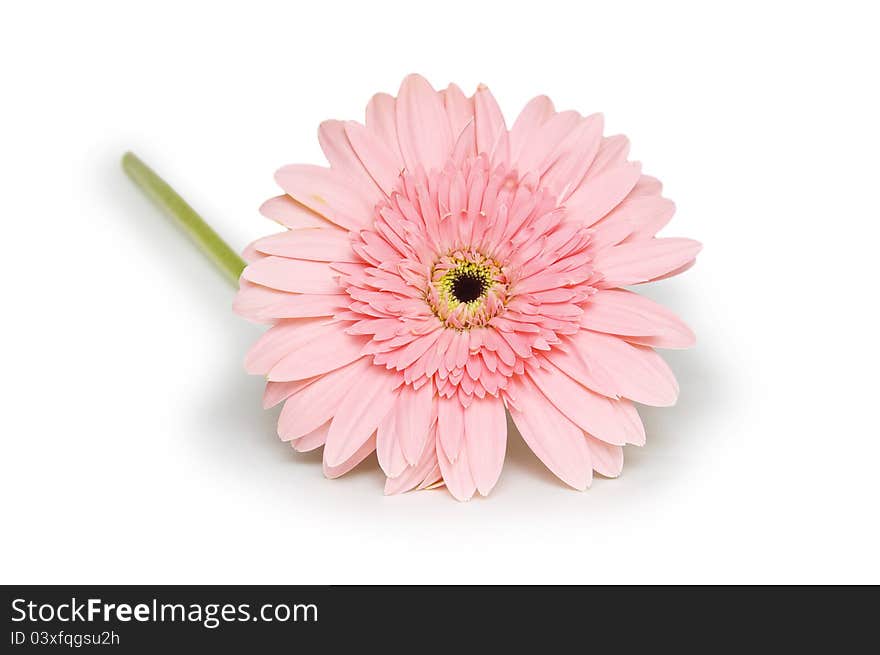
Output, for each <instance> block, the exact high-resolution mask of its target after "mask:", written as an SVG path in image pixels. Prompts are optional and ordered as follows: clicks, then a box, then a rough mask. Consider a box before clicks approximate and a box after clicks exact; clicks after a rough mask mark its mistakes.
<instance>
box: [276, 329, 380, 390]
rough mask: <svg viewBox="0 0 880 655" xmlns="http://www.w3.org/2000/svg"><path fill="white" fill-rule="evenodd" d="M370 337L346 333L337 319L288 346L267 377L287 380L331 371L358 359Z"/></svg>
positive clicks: (281, 380) (282, 380)
mask: <svg viewBox="0 0 880 655" xmlns="http://www.w3.org/2000/svg"><path fill="white" fill-rule="evenodd" d="M369 340H370V339H369V337H363V336H353V335H350V334H348V333H346V332H345V330H344V329H343V327H342V326H341V325H340V324H338V323H337V324H334V325H329V326H327V328H326V329H324V330H321V331H320V332H317V333H316V334H314V335H313V336H311V338H307V339H303V340H301V341H299V342H297V343H296V344H294V345H293V346H291V348H290V349H289V350H288V351H287V354H286V355H285V356H284V357H283V358H282V359H281V360H280V361H279V362H278V363H277V364H275V366H273V367H272V369H271V370H270V371H269V375H268V378H269V380H272V381H273V382H287V381H292V380H304V379H306V378H310V377H314V376H316V375H322V374H324V373H328V372H329V371H334V370H336V369H337V368H340V367H342V366H345V365H346V364H350V363H351V362H353V361H354V360H356V359H358V358H359V357H360V356H361V354H362V353H363V350H364V346H365V345H366V344H367V343H368V342H369Z"/></svg>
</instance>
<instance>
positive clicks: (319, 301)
mask: <svg viewBox="0 0 880 655" xmlns="http://www.w3.org/2000/svg"><path fill="white" fill-rule="evenodd" d="M349 302H351V299H350V298H348V297H347V296H344V295H335V294H334V295H321V294H306V295H303V294H298V293H287V292H284V291H277V290H276V289H270V288H268V287H264V286H261V285H259V284H254V283H252V282H248V281H247V280H244V279H242V280H241V281H240V282H239V289H238V293H237V294H236V295H235V299H234V300H233V301H232V310H233V311H234V312H235V313H236V314H238V315H239V316H243V317H244V318H246V319H248V320H249V321H254V322H257V323H273V322H275V321H277V320H279V319H283V318H307V317H319V316H333V315H334V314H336V313H337V312H340V311H342V310H343V309H344V308H345V307H346V306H347V304H348V303H349Z"/></svg>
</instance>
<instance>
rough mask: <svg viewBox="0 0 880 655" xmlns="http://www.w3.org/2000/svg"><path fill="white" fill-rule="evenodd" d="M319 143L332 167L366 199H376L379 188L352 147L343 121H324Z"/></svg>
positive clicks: (319, 129)
mask: <svg viewBox="0 0 880 655" xmlns="http://www.w3.org/2000/svg"><path fill="white" fill-rule="evenodd" d="M318 142H319V143H320V144H321V149H322V150H323V151H324V155H325V156H326V157H327V161H328V162H330V167H331V168H332V169H333V170H334V171H336V172H339V173H341V174H342V175H344V176H345V177H346V178H348V180H349V181H350V182H351V184H352V185H353V186H355V187H356V188H358V189H359V190H360V191H361V193H363V195H364V197H366V198H376V199H377V200H378V199H379V198H378V197H377V195H376V192H377V190H378V189H377V186H376V183H375V182H374V181H373V178H372V177H371V176H370V174H369V172H368V171H367V169H366V168H364V164H363V162H362V161H361V159H360V157H359V156H358V154H357V153H356V152H355V149H354V147H352V144H351V141H349V139H348V135H347V134H346V130H345V123H344V122H343V121H336V120H330V121H324V122H323V123H321V126H320V127H319V128H318Z"/></svg>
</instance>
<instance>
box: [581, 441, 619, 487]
mask: <svg viewBox="0 0 880 655" xmlns="http://www.w3.org/2000/svg"><path fill="white" fill-rule="evenodd" d="M587 444H588V445H589V447H590V455H591V456H592V458H593V469H594V470H595V471H596V472H597V473H599V474H600V475H604V476H605V477H606V478H616V477H617V476H618V475H620V472H621V471H622V470H623V448H621V447H620V446H613V445H611V444H608V443H605V442H604V441H599V440H598V439H594V438H593V437H591V436H590V435H587Z"/></svg>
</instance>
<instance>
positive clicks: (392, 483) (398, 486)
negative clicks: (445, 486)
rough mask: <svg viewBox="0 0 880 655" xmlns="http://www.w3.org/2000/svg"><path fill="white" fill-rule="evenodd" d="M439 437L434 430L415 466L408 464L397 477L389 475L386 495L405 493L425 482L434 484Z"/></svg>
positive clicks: (437, 465)
mask: <svg viewBox="0 0 880 655" xmlns="http://www.w3.org/2000/svg"><path fill="white" fill-rule="evenodd" d="M436 447H437V437H436V433H435V432H434V431H433V430H432V431H431V434H430V436H429V438H428V443H427V444H426V445H425V449H424V452H422V457H421V459H420V460H419V462H418V463H417V464H416V465H415V466H406V467H405V469H404V470H403V472H402V473H401V474H400V475H398V476H396V477H393V478H391V477H389V478H388V479H387V480H386V481H385V495H386V496H390V495H393V494H399V493H404V492H406V491H410V490H411V489H415V488H416V487H420V486H421V485H422V484H423V483H426V482H427V483H429V484H433V483H434V481H435V480H436V478H433V477H431V476H432V474H433V473H434V471H435V470H436V469H438V467H439V464H438V462H437V451H436Z"/></svg>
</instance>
